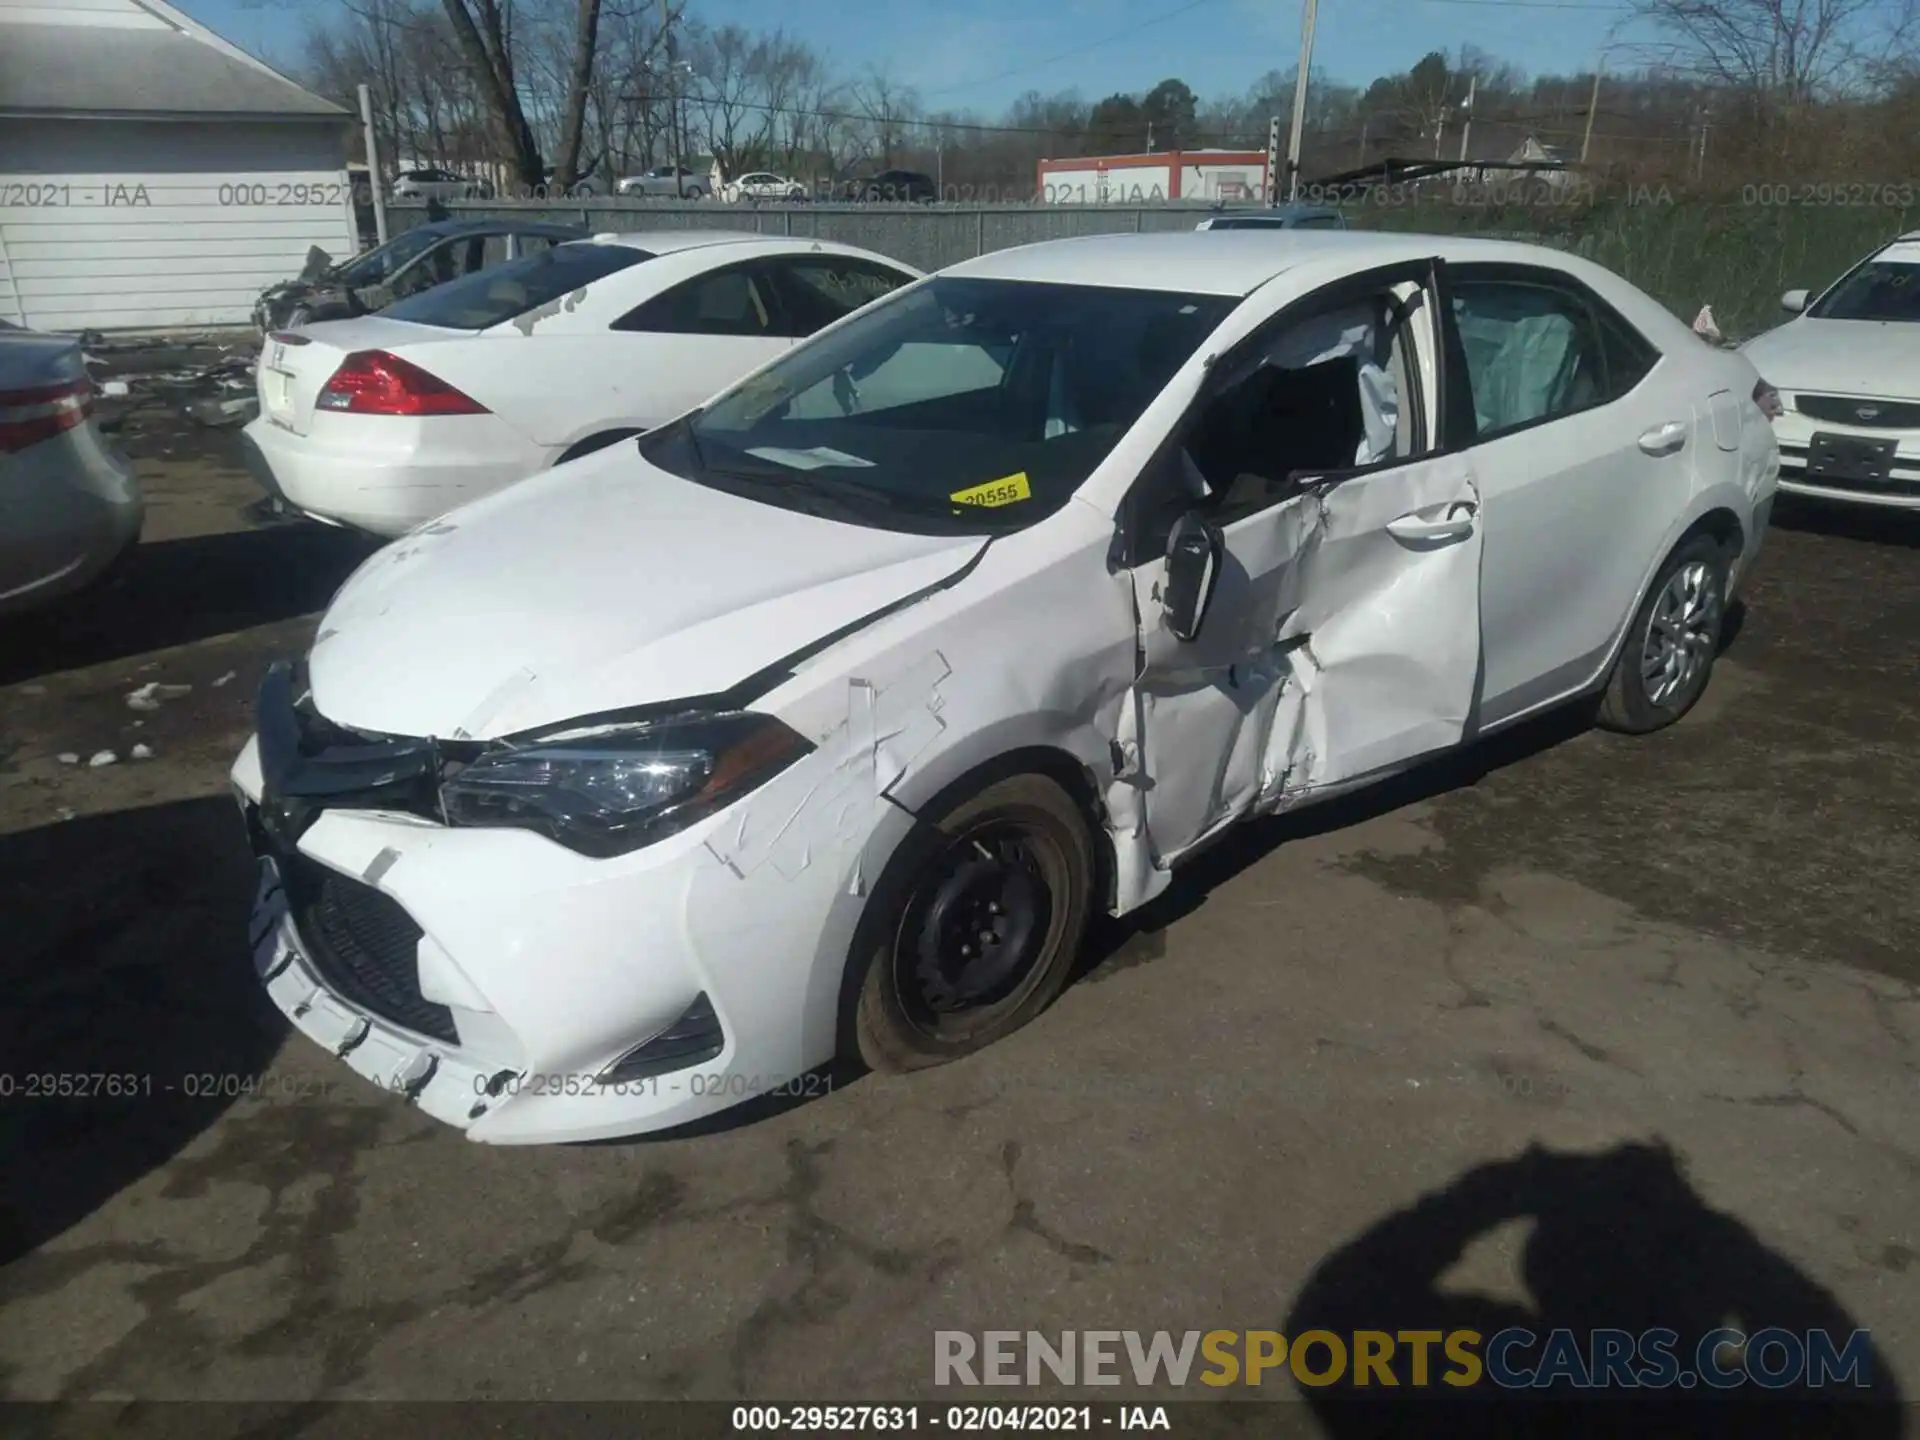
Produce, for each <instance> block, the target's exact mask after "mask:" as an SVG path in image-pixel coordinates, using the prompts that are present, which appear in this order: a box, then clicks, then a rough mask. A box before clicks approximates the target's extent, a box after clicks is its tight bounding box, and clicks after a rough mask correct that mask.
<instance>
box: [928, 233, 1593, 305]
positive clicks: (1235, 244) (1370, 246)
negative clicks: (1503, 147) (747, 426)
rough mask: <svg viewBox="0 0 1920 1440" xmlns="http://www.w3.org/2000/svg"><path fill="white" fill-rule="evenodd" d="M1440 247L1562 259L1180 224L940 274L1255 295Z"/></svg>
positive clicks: (1463, 240)
mask: <svg viewBox="0 0 1920 1440" xmlns="http://www.w3.org/2000/svg"><path fill="white" fill-rule="evenodd" d="M1430 255H1438V256H1441V257H1442V258H1444V259H1448V260H1454V261H1466V260H1489V261H1500V260H1504V261H1508V262H1518V263H1522V264H1527V263H1532V264H1540V263H1543V262H1544V263H1547V264H1553V265H1560V264H1561V262H1562V261H1564V260H1565V259H1567V258H1569V257H1566V256H1564V255H1562V253H1561V252H1559V251H1557V250H1550V249H1548V248H1546V247H1544V246H1540V245H1525V244H1520V243H1517V242H1515V241H1511V240H1476V239H1472V238H1467V237H1462V236H1458V235H1415V234H1401V233H1394V232H1387V231H1378V230H1283V229H1278V228H1262V229H1254V230H1205V231H1201V230H1176V231H1169V232H1166V233H1163V234H1147V235H1141V234H1130V235H1082V236H1076V237H1074V238H1072V239H1067V240H1042V241H1040V242H1038V243H1036V244H1033V245H1020V246H1016V247H1015V248H1013V249H1010V250H995V251H992V252H990V253H988V254H986V255H981V256H978V257H976V258H975V259H972V260H963V261H961V262H960V263H959V264H958V265H954V266H951V267H949V268H948V269H947V270H945V271H944V272H942V273H943V274H946V275H951V276H964V277H967V278H969V279H981V280H1027V281H1038V282H1042V283H1053V284H1061V285H1098V286H1111V287H1114V288H1117V289H1123V290H1173V291H1185V292H1189V293H1193V294H1201V295H1233V296H1244V295H1249V294H1251V293H1252V292H1253V291H1255V290H1257V289H1259V288H1260V287H1261V286H1262V285H1264V284H1266V283H1267V282H1268V281H1269V280H1271V279H1273V278H1274V277H1275V276H1276V275H1279V274H1281V273H1283V272H1284V271H1287V270H1290V269H1292V268H1294V267H1296V266H1299V265H1305V264H1310V263H1312V262H1313V261H1316V260H1327V259H1331V258H1336V257H1337V258H1341V259H1345V260H1348V261H1350V262H1351V263H1352V266H1353V268H1354V269H1355V270H1369V269H1372V268H1373V267H1375V266H1377V265H1392V264H1396V263H1398V262H1400V261H1405V260H1419V259H1423V258H1425V257H1427V256H1430Z"/></svg>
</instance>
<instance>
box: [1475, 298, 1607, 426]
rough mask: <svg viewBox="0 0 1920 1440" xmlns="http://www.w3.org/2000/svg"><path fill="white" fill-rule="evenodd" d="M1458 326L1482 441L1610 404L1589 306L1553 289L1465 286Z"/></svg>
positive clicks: (1598, 335)
mask: <svg viewBox="0 0 1920 1440" xmlns="http://www.w3.org/2000/svg"><path fill="white" fill-rule="evenodd" d="M1453 293H1454V301H1453V309H1454V318H1455V321H1456V322H1457V323H1458V325H1459V327H1460V339H1461V342H1462V343H1463V345H1464V346H1465V349H1466V355H1467V377H1468V382H1469V385H1470V388H1471V389H1472V392H1473V408H1474V415H1475V419H1476V421H1477V423H1478V431H1479V438H1480V439H1482V440H1486V439H1489V438H1491V437H1492V436H1495V435H1499V434H1504V433H1505V432H1507V431H1509V430H1517V429H1520V428H1522V427H1524V426H1528V425H1537V424H1539V423H1541V422H1542V421H1546V420H1554V419H1558V418H1560V417H1562V416H1565V415H1572V414H1575V413H1577V412H1578V411H1581V410H1585V409H1587V408H1589V407H1590V406H1593V405H1598V404H1603V403H1605V401H1606V398H1607V396H1606V368H1605V366H1606V362H1605V360H1604V358H1603V355H1602V349H1601V342H1600V334H1599V329H1598V327H1597V326H1596V325H1595V323H1594V318H1593V313H1592V311H1591V310H1589V309H1588V307H1587V303H1586V301H1585V299H1584V298H1583V297H1581V296H1579V295H1576V294H1574V293H1572V292H1571V291H1569V290H1566V289H1563V288H1561V287H1560V286H1558V285H1555V284H1553V283H1552V282H1551V281H1544V280H1543V281H1542V282H1535V281H1532V280H1521V279H1512V280H1509V279H1498V280H1478V279H1468V278H1465V277H1464V276H1463V277H1462V278H1460V279H1459V280H1458V281H1456V283H1455V284H1454V287H1453Z"/></svg>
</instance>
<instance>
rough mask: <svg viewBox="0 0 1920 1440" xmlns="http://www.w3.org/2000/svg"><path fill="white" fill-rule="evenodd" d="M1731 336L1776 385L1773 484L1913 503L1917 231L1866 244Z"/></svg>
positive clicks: (1839, 496)
mask: <svg viewBox="0 0 1920 1440" xmlns="http://www.w3.org/2000/svg"><path fill="white" fill-rule="evenodd" d="M1780 303H1781V305H1782V307H1783V308H1784V309H1786V310H1788V311H1790V312H1792V313H1793V314H1794V315H1795V317H1796V318H1794V319H1792V320H1789V321H1788V322H1787V323H1786V324H1784V325H1781V326H1780V327H1779V328H1777V329H1774V330H1769V331H1767V332H1766V333H1765V334H1764V335H1759V336H1756V337H1755V338H1754V339H1752V340H1749V341H1748V342H1747V343H1746V345H1745V346H1744V347H1742V348H1743V349H1744V350H1745V352H1746V355H1747V358H1748V359H1750V360H1751V361H1753V363H1754V364H1755V365H1756V366H1758V367H1759V369H1760V370H1761V372H1762V373H1763V374H1765V375H1766V377H1767V379H1769V380H1771V381H1772V382H1773V384H1774V386H1775V387H1776V388H1777V390H1778V392H1779V405H1780V413H1779V414H1778V416H1777V417H1776V419H1775V420H1774V430H1775V432H1776V433H1777V434H1778V435H1779V437H1780V466H1781V475H1780V488H1781V489H1782V490H1788V491H1792V492H1794V493H1796V494H1801V495H1810V496H1815V497H1817V498H1819V499H1823V500H1841V501H1850V502H1853V503H1856V504H1865V505H1884V506H1898V507H1903V508H1909V509H1911V508H1914V507H1920V231H1915V232H1914V233H1913V234H1910V235H1903V236H1901V237H1900V239H1898V240H1896V241H1894V242H1893V243H1892V244H1891V245H1888V246H1886V247H1885V248H1884V249H1881V250H1877V251H1875V252H1874V253H1873V254H1872V255H1869V256H1868V257H1867V258H1866V259H1865V260H1862V261H1861V262H1860V263H1859V264H1858V265H1856V266H1854V267H1853V269H1851V270H1849V271H1848V272H1847V273H1846V274H1845V275H1843V276H1841V277H1840V279H1838V280H1836V281H1835V282H1834V283H1833V284H1832V285H1831V286H1829V287H1828V288H1827V290H1826V291H1825V292H1824V293H1822V294H1821V295H1820V296H1819V297H1818V298H1817V299H1813V300H1812V301H1811V303H1809V295H1808V292H1807V291H1805V290H1789V291H1788V292H1787V293H1786V294H1785V295H1783V296H1782V297H1781V301H1780Z"/></svg>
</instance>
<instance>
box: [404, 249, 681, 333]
mask: <svg viewBox="0 0 1920 1440" xmlns="http://www.w3.org/2000/svg"><path fill="white" fill-rule="evenodd" d="M650 258H652V257H651V256H649V255H648V253H647V252H646V251H644V250H635V249H633V248H632V247H630V246H626V245H578V244H575V245H556V246H554V247H553V248H552V249H551V250H548V251H546V252H545V253H544V254H540V255H529V256H526V257H525V258H523V259H519V260H509V261H508V262H507V263H506V264H504V265H496V266H494V267H493V268H492V269H490V270H476V271H474V272H472V273H471V274H468V275H463V276H461V277H460V278H459V279H457V280H452V281H449V282H448V283H447V284H445V285H438V286H435V287H434V288H433V289H431V290H426V291H423V292H421V293H420V294H418V295H414V296H410V297H409V298H408V299H405V300H402V301H400V302H399V303H398V304H397V305H389V306H388V307H387V308H386V309H385V310H384V311H382V312H381V313H382V314H383V315H386V316H387V317H389V318H391V319H394V320H408V321H411V322H413V323H414V324H416V325H437V326H439V327H441V328H442V329H445V330H486V329H489V328H491V327H492V326H495V325H500V324H503V323H505V322H506V321H508V320H511V319H513V318H514V317H515V316H518V315H524V314H526V312H527V311H529V310H535V309H538V308H539V307H540V306H542V305H546V304H548V303H550V302H552V301H554V300H558V299H559V298H560V297H561V296H563V295H568V294H571V293H572V292H573V291H575V290H578V289H580V288H581V287H582V286H584V285H591V284H592V283H593V282H594V281H596V280H600V279H604V278H605V277H606V276H608V275H612V274H614V273H616V272H618V271H621V270H625V269H628V268H629V267H631V266H634V265H638V264H639V263H640V262H641V261H643V260H647V259H650Z"/></svg>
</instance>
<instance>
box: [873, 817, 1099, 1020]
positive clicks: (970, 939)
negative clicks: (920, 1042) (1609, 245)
mask: <svg viewBox="0 0 1920 1440" xmlns="http://www.w3.org/2000/svg"><path fill="white" fill-rule="evenodd" d="M1066 873H1067V872H1066V856H1065V853H1064V851H1063V849H1062V848H1061V846H1060V845H1059V844H1058V842H1057V841H1056V839H1055V838H1054V837H1053V836H1052V835H1050V834H1049V833H1047V831H1046V830H1044V829H1043V828H1041V827H1039V826H1036V825H1033V824H1030V823H1024V822H1021V821H1018V820H1014V819H1009V818H1006V817H1000V818H992V819H983V821H982V823H981V824H979V825H977V826H975V827H973V828H971V829H969V830H967V831H966V832H964V833H962V834H960V835H958V836H956V837H954V838H953V839H951V840H950V841H949V842H948V843H947V844H946V845H945V846H944V847H943V848H942V850H941V851H940V852H939V853H938V854H937V855H935V856H934V857H933V858H932V859H931V860H930V861H929V863H928V864H927V866H926V867H925V869H923V870H922V872H921V874H920V878H919V880H918V882H917V883H916V884H915V886H914V887H913V890H912V892H911V894H910V895H909V897H908V901H907V905H906V910H905V913H904V914H903V916H902V919H901V925H900V929H899V932H898V935H897V937H896V940H895V944H894V965H895V979H896V982H897V985H896V988H897V991H898V994H899V997H900V1001H901V1008H902V1009H903V1010H904V1011H905V1012H906V1015H907V1018H908V1020H909V1021H910V1022H911V1023H912V1024H913V1025H914V1026H915V1028H917V1029H919V1030H921V1031H922V1032H923V1033H925V1034H927V1035H929V1036H931V1037H934V1038H952V1037H954V1036H956V1035H957V1034H959V1033H963V1032H965V1031H967V1030H971V1029H973V1028H976V1027H977V1026H978V1025H980V1024H981V1023H983V1022H988V1023H990V1022H991V1021H992V1020H993V1019H994V1018H997V1017H998V1016H1000V1015H1003V1014H1006V1013H1008V1012H1010V1011H1012V1010H1014V1009H1016V1008H1018V1006H1019V1005H1020V1003H1021V1002H1022V1001H1023V1000H1024V999H1025V998H1026V996H1027V995H1028V994H1029V993H1030V992H1031V991H1032V989H1033V987H1034V985H1035V984H1037V983H1038V981H1039V979H1040V977H1041V975H1042V973H1043V971H1044V969H1045V965H1044V963H1043V962H1044V960H1045V958H1046V956H1047V954H1048V952H1049V950H1050V949H1051V948H1052V946H1053V944H1054V943H1055V940H1056V931H1057V929H1058V922H1059V919H1060V916H1061V910H1062V907H1061V904H1060V901H1059V897H1060V896H1061V895H1062V894H1063V891H1064V883H1065V877H1066Z"/></svg>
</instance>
